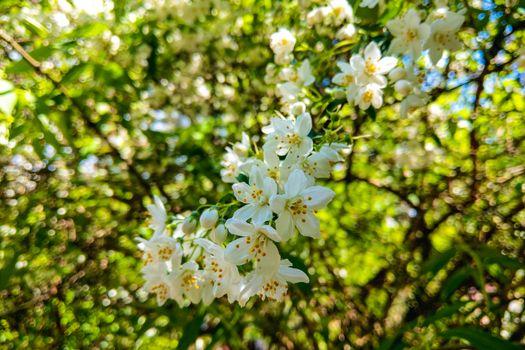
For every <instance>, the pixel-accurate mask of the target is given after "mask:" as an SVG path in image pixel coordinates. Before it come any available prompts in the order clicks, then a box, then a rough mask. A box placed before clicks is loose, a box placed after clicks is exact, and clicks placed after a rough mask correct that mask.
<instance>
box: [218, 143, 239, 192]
mask: <svg viewBox="0 0 525 350" xmlns="http://www.w3.org/2000/svg"><path fill="white" fill-rule="evenodd" d="M241 164H242V161H241V158H240V157H239V155H237V153H236V152H234V151H233V149H231V148H230V147H226V153H225V154H224V156H223V158H222V161H221V165H222V167H223V168H222V169H221V179H222V181H224V182H227V183H232V182H235V181H237V176H239V167H240V165H241Z"/></svg>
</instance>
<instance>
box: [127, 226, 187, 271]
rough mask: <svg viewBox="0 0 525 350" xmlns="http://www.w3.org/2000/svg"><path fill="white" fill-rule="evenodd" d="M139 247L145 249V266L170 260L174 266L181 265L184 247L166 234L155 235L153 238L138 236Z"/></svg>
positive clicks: (143, 258) (143, 256)
mask: <svg viewBox="0 0 525 350" xmlns="http://www.w3.org/2000/svg"><path fill="white" fill-rule="evenodd" d="M137 241H139V244H138V247H139V249H140V250H142V251H143V255H142V260H143V261H144V265H145V266H149V265H151V264H153V263H157V262H168V261H169V262H170V263H171V264H172V266H173V267H175V266H178V265H180V262H181V259H182V248H181V247H180V244H179V243H178V242H177V240H176V239H174V238H172V237H170V236H168V235H165V234H159V235H153V237H151V239H149V240H145V239H144V238H140V237H139V238H137Z"/></svg>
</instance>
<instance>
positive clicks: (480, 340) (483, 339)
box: [440, 327, 523, 350]
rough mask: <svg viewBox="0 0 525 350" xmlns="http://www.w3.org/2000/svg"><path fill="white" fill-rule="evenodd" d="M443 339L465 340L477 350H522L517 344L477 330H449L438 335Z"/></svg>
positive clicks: (461, 328)
mask: <svg viewBox="0 0 525 350" xmlns="http://www.w3.org/2000/svg"><path fill="white" fill-rule="evenodd" d="M440 335H441V336H442V337H443V338H445V339H451V338H460V339H463V340H466V341H468V342H469V343H470V345H472V346H473V347H474V348H476V349H479V350H487V349H498V350H522V349H523V348H522V347H521V346H519V345H517V344H513V343H511V342H509V341H507V340H504V339H501V338H498V337H496V336H493V335H492V334H490V333H487V332H484V331H482V330H480V329H477V328H471V327H460V328H454V329H450V330H448V331H445V332H443V333H441V334H440Z"/></svg>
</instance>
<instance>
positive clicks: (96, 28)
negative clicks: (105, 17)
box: [68, 22, 109, 38]
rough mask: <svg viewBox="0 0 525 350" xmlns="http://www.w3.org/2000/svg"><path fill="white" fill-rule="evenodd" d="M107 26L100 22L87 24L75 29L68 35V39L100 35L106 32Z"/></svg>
mask: <svg viewBox="0 0 525 350" xmlns="http://www.w3.org/2000/svg"><path fill="white" fill-rule="evenodd" d="M108 29H109V28H108V26H107V24H104V23H102V22H94V23H88V24H85V25H83V26H79V27H77V28H76V29H75V30H73V31H71V32H70V33H69V34H68V37H70V38H89V37H94V36H97V35H100V34H102V33H103V32H104V31H105V30H108Z"/></svg>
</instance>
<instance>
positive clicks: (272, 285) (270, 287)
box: [259, 280, 288, 300]
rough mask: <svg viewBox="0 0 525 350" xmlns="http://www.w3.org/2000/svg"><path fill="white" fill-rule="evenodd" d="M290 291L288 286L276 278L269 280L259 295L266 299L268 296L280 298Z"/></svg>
mask: <svg viewBox="0 0 525 350" xmlns="http://www.w3.org/2000/svg"><path fill="white" fill-rule="evenodd" d="M287 291H288V286H287V285H286V284H282V283H280V282H279V281H276V280H270V281H268V282H267V283H266V284H265V285H264V286H263V289H262V291H261V292H259V295H260V296H261V298H262V299H263V300H264V299H265V298H266V297H268V298H272V299H280V298H281V297H282V296H283V295H285V294H286V292H287Z"/></svg>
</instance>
